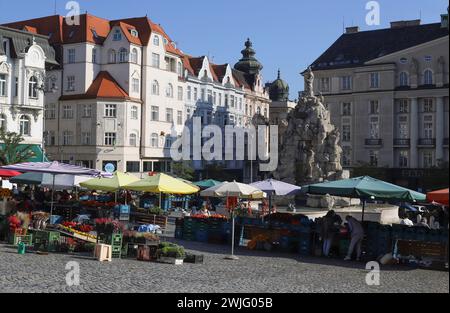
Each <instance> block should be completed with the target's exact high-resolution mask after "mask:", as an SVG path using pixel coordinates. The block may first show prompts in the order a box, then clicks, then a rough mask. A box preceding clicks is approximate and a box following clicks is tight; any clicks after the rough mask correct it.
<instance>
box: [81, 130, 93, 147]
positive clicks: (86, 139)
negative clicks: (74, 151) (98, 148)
mask: <svg viewBox="0 0 450 313" xmlns="http://www.w3.org/2000/svg"><path fill="white" fill-rule="evenodd" d="M81 144H82V145H90V144H91V133H90V132H82V133H81Z"/></svg>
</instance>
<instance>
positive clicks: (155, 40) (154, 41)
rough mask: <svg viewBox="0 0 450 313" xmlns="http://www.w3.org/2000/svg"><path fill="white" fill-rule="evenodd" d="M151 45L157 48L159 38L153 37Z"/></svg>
mask: <svg viewBox="0 0 450 313" xmlns="http://www.w3.org/2000/svg"><path fill="white" fill-rule="evenodd" d="M153 44H154V45H155V46H159V37H158V35H155V36H153Z"/></svg>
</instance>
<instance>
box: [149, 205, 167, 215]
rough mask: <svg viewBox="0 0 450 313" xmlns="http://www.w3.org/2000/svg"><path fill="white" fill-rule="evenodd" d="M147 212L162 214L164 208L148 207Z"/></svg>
mask: <svg viewBox="0 0 450 313" xmlns="http://www.w3.org/2000/svg"><path fill="white" fill-rule="evenodd" d="M148 212H149V213H150V214H154V215H163V214H164V210H163V209H161V208H160V207H157V206H156V207H153V208H151V209H149V210H148Z"/></svg>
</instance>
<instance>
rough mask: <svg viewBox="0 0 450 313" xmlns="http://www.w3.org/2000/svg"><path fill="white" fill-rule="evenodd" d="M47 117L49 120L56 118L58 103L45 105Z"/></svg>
mask: <svg viewBox="0 0 450 313" xmlns="http://www.w3.org/2000/svg"><path fill="white" fill-rule="evenodd" d="M45 118H46V119H47V120H54V119H55V118H56V104H54V103H51V104H46V105H45Z"/></svg>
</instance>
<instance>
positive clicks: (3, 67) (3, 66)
mask: <svg viewBox="0 0 450 313" xmlns="http://www.w3.org/2000/svg"><path fill="white" fill-rule="evenodd" d="M10 67H11V66H10V65H9V64H8V63H6V62H1V63H0V73H2V74H9V71H10Z"/></svg>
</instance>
